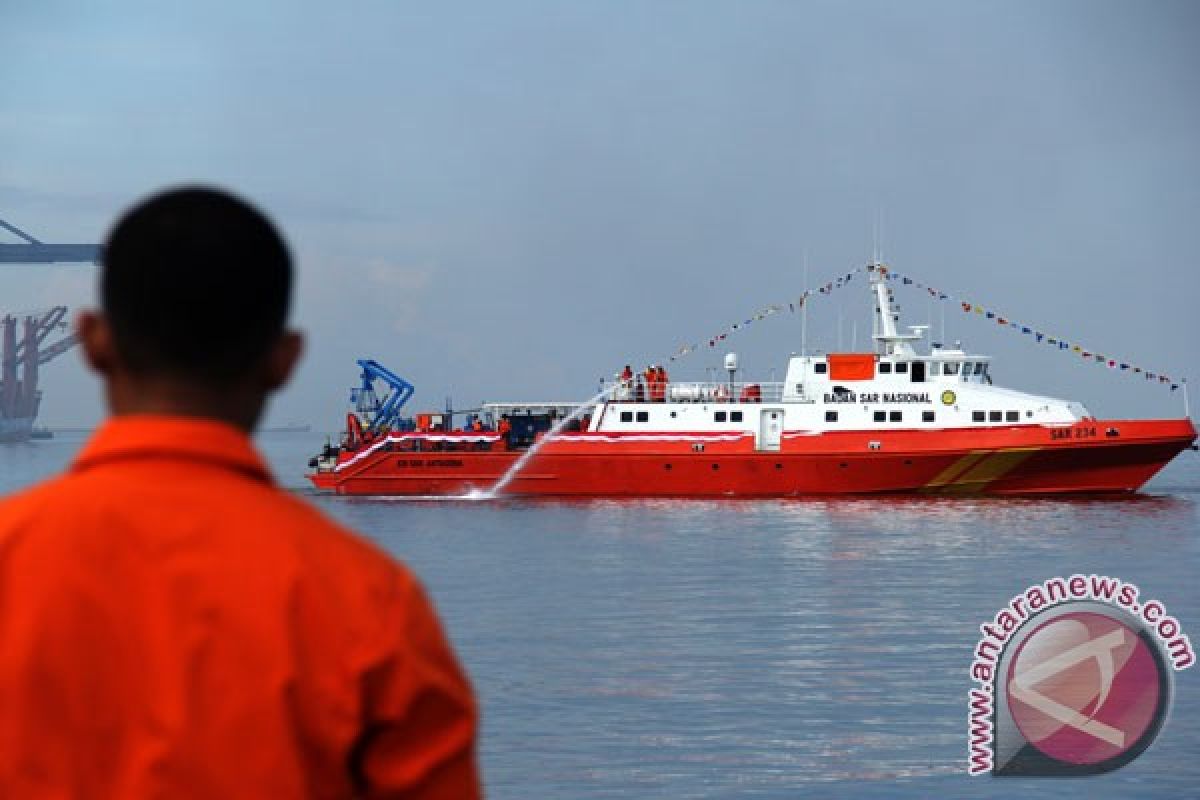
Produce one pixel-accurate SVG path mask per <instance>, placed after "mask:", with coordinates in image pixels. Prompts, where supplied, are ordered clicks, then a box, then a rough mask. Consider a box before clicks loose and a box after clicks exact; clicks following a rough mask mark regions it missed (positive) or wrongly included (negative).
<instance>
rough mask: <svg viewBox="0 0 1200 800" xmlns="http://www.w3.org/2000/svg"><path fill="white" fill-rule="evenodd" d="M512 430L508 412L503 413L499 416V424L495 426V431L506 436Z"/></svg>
mask: <svg viewBox="0 0 1200 800" xmlns="http://www.w3.org/2000/svg"><path fill="white" fill-rule="evenodd" d="M511 431H512V423H511V422H509V421H508V414H503V415H501V417H500V424H499V425H497V426H496V432H497V433H499V434H500V435H501V436H508V434H509V433H510V432H511Z"/></svg>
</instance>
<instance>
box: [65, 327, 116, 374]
mask: <svg viewBox="0 0 1200 800" xmlns="http://www.w3.org/2000/svg"><path fill="white" fill-rule="evenodd" d="M75 330H76V331H77V332H78V334H79V343H80V344H81V345H82V346H83V357H84V359H85V360H86V361H87V364H88V366H89V367H91V368H92V369H93V370H95V371H96V372H98V373H100V374H101V375H104V376H110V375H112V373H113V371H114V370H115V369H116V367H117V362H118V358H117V348H116V342H115V341H114V340H113V333H112V325H110V324H109V322H108V317H106V316H104V314H102V313H101V312H99V311H82V312H80V314H79V316H78V317H77V318H76V320H75Z"/></svg>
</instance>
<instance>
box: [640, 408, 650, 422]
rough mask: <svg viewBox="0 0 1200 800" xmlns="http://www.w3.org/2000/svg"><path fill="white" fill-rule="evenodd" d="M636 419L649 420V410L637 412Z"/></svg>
mask: <svg viewBox="0 0 1200 800" xmlns="http://www.w3.org/2000/svg"><path fill="white" fill-rule="evenodd" d="M637 421H638V422H649V421H650V412H649V411H639V412H637Z"/></svg>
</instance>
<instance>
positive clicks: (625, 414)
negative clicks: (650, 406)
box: [621, 411, 633, 422]
mask: <svg viewBox="0 0 1200 800" xmlns="http://www.w3.org/2000/svg"><path fill="white" fill-rule="evenodd" d="M621 422H633V412H632V411H622V412H621Z"/></svg>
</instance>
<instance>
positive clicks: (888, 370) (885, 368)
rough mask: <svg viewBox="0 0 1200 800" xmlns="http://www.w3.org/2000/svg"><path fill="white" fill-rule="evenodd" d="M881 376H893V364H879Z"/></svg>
mask: <svg viewBox="0 0 1200 800" xmlns="http://www.w3.org/2000/svg"><path fill="white" fill-rule="evenodd" d="M879 374H880V375H891V374H892V362H890V361H880V362H879Z"/></svg>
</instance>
